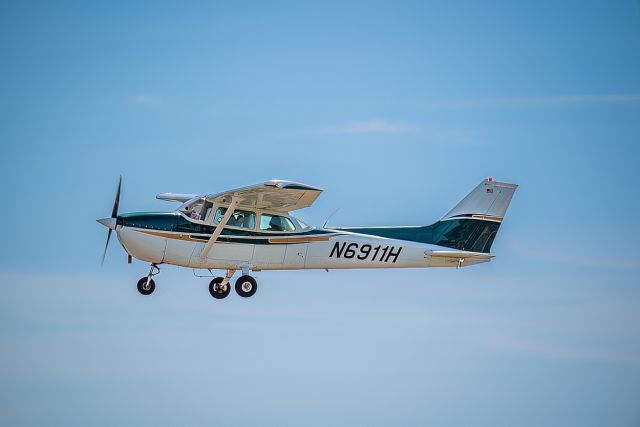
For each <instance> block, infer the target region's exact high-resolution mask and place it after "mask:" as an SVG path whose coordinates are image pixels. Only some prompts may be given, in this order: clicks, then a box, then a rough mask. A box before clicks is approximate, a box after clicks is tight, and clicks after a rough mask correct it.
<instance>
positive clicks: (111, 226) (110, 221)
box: [96, 218, 116, 230]
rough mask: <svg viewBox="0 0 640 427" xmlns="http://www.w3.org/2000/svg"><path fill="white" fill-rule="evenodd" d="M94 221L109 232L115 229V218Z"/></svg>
mask: <svg viewBox="0 0 640 427" xmlns="http://www.w3.org/2000/svg"><path fill="white" fill-rule="evenodd" d="M96 221H98V222H99V223H100V224H102V225H104V226H105V227H107V228H108V229H110V230H115V229H116V219H115V218H102V219H97V220H96Z"/></svg>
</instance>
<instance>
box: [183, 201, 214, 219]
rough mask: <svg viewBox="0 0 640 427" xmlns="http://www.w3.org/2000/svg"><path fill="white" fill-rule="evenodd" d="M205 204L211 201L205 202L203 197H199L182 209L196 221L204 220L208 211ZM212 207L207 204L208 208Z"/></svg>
mask: <svg viewBox="0 0 640 427" xmlns="http://www.w3.org/2000/svg"><path fill="white" fill-rule="evenodd" d="M205 204H207V205H210V203H205V201H204V200H203V199H198V200H195V201H193V202H190V203H189V204H187V205H186V206H184V207H183V208H182V209H180V210H181V211H182V213H184V214H185V215H186V216H188V217H189V218H191V219H194V220H196V221H202V220H203V219H204V218H205V215H206V212H205V210H204V209H203V206H204V205H205ZM210 207H211V206H207V208H210ZM203 214H204V215H203Z"/></svg>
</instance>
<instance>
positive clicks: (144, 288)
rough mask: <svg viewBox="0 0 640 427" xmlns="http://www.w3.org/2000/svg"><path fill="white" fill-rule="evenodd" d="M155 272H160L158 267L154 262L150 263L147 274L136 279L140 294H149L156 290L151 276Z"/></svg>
mask: <svg viewBox="0 0 640 427" xmlns="http://www.w3.org/2000/svg"><path fill="white" fill-rule="evenodd" d="M157 274H160V268H159V267H158V266H157V265H156V264H151V269H150V270H149V274H148V275H147V276H145V277H143V278H142V279H140V280H138V292H140V293H141V294H142V295H151V294H152V293H153V291H155V290H156V282H154V281H153V279H152V277H153V276H155V275H157Z"/></svg>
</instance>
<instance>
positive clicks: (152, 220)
mask: <svg viewBox="0 0 640 427" xmlns="http://www.w3.org/2000/svg"><path fill="white" fill-rule="evenodd" d="M256 215H257V218H258V219H257V222H256V218H254V219H253V223H252V225H253V227H252V228H247V226H246V224H244V227H238V226H235V227H234V226H225V227H224V228H223V229H222V231H221V233H220V235H219V237H218V238H217V239H216V241H215V243H214V244H213V246H212V248H211V250H210V251H208V253H206V256H204V257H203V256H202V252H203V249H204V247H205V245H206V243H207V242H208V241H209V239H210V237H211V235H212V234H213V233H214V231H215V229H216V225H214V224H213V223H211V224H207V223H203V222H202V221H194V220H193V219H191V218H190V217H189V216H187V214H185V212H183V211H180V210H178V211H175V212H167V213H130V214H122V215H120V216H118V218H117V221H116V224H117V225H116V227H115V231H116V233H117V235H118V239H119V241H120V243H121V244H122V246H123V247H124V248H125V250H126V251H127V252H128V253H129V254H130V255H132V256H134V257H135V258H138V259H140V260H143V261H146V262H150V263H154V264H160V263H167V264H173V265H178V266H182V267H191V268H202V269H227V270H239V269H250V270H254V271H259V270H295V269H350V268H424V267H457V266H460V264H459V262H458V259H454V258H446V257H434V256H431V254H432V253H434V252H437V251H439V250H447V249H450V248H451V247H455V246H452V244H450V242H452V240H451V238H450V237H447V235H446V230H448V229H449V228H451V227H449V228H447V227H440V229H442V230H444V231H442V232H441V233H440V234H441V235H438V233H439V231H438V230H439V229H438V228H437V227H435V228H433V230H426V229H427V228H428V227H383V228H381V229H375V228H311V227H308V226H306V225H304V223H302V222H299V221H297V220H295V218H291V220H292V221H291V222H292V224H295V230H289V231H269V230H262V229H260V228H261V227H260V226H259V225H260V223H261V222H260V220H261V218H262V217H263V216H267V215H268V213H261V212H256ZM454 221H458V222H460V221H467V220H454ZM468 221H474V220H471V219H469V220H468ZM262 222H264V221H262ZM300 224H303V225H304V227H301V226H300ZM473 224H475V223H473ZM473 224H472V225H473ZM449 225H452V224H449ZM463 225H464V224H463ZM497 225H499V224H497ZM497 225H496V228H495V230H493V231H492V232H491V233H490V234H491V236H490V238H491V239H492V238H493V235H495V231H497ZM465 226H466V227H469V225H465ZM474 226H475V225H474ZM483 227H484V225H483ZM372 230H373V231H372ZM420 233H421V234H422V237H420V238H417V239H413V241H412V240H411V237H410V236H412V235H416V236H420ZM427 233H430V234H429V236H432V237H428V238H426V239H425V238H424V235H427ZM400 236H402V238H398V237H400ZM405 236H409V240H407V239H406V238H405ZM429 239H431V241H433V242H438V243H440V242H445V243H446V245H445V246H441V245H438V244H433V243H425V240H426V241H429ZM438 239H439V240H438ZM443 239H444V240H443ZM447 239H449V240H447ZM415 240H422V241H415ZM453 242H454V241H453ZM455 244H456V243H455V242H454V245H455ZM489 244H490V243H489ZM486 261H487V260H486V259H469V260H467V261H466V262H465V263H464V265H463V266H467V265H472V264H477V263H480V262H486Z"/></svg>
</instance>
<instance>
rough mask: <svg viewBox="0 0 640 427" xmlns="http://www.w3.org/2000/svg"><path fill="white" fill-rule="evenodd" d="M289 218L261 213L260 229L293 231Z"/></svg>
mask: <svg viewBox="0 0 640 427" xmlns="http://www.w3.org/2000/svg"><path fill="white" fill-rule="evenodd" d="M295 229H296V227H294V225H293V223H292V222H291V220H290V219H289V218H287V217H284V216H277V215H267V214H262V215H261V216H260V230H266V231H295Z"/></svg>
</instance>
